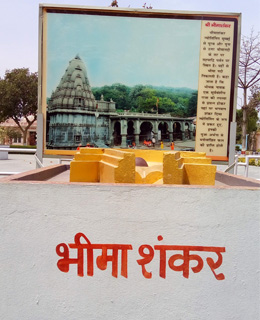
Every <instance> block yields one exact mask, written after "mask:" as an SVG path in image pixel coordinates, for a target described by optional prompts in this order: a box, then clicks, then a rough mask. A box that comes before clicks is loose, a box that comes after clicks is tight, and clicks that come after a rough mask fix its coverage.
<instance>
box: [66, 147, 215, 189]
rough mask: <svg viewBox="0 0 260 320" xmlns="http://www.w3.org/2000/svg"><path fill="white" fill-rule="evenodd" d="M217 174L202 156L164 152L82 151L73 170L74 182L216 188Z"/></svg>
mask: <svg viewBox="0 0 260 320" xmlns="http://www.w3.org/2000/svg"><path fill="white" fill-rule="evenodd" d="M137 158H142V159H143V160H142V162H144V163H145V165H146V166H143V165H142V166H140V165H138V162H137V164H136V159H137ZM139 160H140V159H139ZM215 174H216V166H215V165H212V164H211V159H210V158H207V157H206V154H205V153H203V152H182V151H164V150H140V149H120V150H119V149H99V148H80V150H79V151H77V152H76V154H75V156H74V159H73V160H72V161H71V167H70V181H71V182H102V183H138V184H192V185H214V184H215Z"/></svg>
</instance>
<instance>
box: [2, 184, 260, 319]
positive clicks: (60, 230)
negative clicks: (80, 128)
mask: <svg viewBox="0 0 260 320" xmlns="http://www.w3.org/2000/svg"><path fill="white" fill-rule="evenodd" d="M0 193H1V202H0V216H1V228H0V237H1V254H0V265H1V288H2V290H1V293H0V295H1V298H0V299H1V308H0V318H1V319H19V318H21V316H22V318H23V319H57V320H58V319H62V320H63V319H113V320H115V319H120V320H121V319H189V320H193V319H194V320H195V319H200V320H203V319H205V320H206V319H207V320H208V319H213V320H214V319H215V320H219V319H259V280H260V279H259V277H260V275H259V268H260V261H259V252H260V244H259V229H260V228H259V223H260V217H259V189H258V190H257V189H254V188H238V187H228V188H227V187H220V188H217V187H194V186H193V187H178V186H170V187H169V186H160V187H159V186H157V187H151V186H137V185H109V184H107V185H102V184H76V183H74V184H62V183H48V182H34V183H33V182H30V183H26V182H8V183H1V180H0ZM80 232H81V233H83V234H85V236H86V237H88V239H89V241H90V242H91V243H92V244H103V245H106V244H129V245H131V246H132V250H128V261H127V263H126V261H125V260H124V266H127V267H128V270H127V277H126V273H125V270H124V272H123V274H124V276H122V275H121V259H120V258H119V259H118V277H117V278H116V277H113V276H112V274H111V273H112V263H111V261H108V263H107V269H106V270H101V269H102V268H103V269H104V265H103V264H100V263H101V260H100V258H99V259H98V260H96V258H97V256H100V255H101V249H95V250H94V260H93V270H92V271H93V275H92V276H90V275H87V259H86V256H85V259H84V276H83V277H81V276H78V272H81V271H80V270H78V269H77V265H76V264H75V263H74V264H72V265H70V268H69V271H68V272H62V271H61V270H60V269H59V268H58V266H57V262H58V260H59V259H62V257H61V256H58V255H57V253H56V248H57V246H58V245H59V244H61V243H64V244H66V245H68V244H69V243H72V244H73V243H74V236H75V235H76V234H77V233H80ZM158 236H159V237H158ZM160 236H161V237H160ZM162 238H163V239H162ZM81 242H82V243H86V241H85V240H84V239H81ZM143 244H146V245H150V246H151V247H152V248H153V251H154V257H153V259H151V255H150V256H149V255H148V253H149V252H148V249H145V251H144V252H143V256H144V257H146V258H148V260H149V261H150V260H151V261H150V262H149V261H146V262H149V263H147V264H144V268H145V269H143V272H142V266H141V265H140V264H139V263H138V262H137V260H140V261H143V260H142V259H143V257H142V256H140V254H139V253H140V252H139V251H138V250H139V248H140V246H141V245H143ZM155 245H178V246H192V247H194V246H200V249H202V247H203V248H204V250H205V251H200V249H199V248H197V250H199V251H190V254H193V255H198V256H200V257H201V258H202V259H203V267H202V268H201V270H198V269H196V268H195V269H194V270H195V271H198V272H196V273H194V272H193V271H192V269H191V267H195V266H196V265H197V261H190V267H189V268H188V269H187V268H186V269H185V270H186V271H185V272H186V277H185V276H184V274H185V272H184V271H183V270H182V271H176V270H173V269H172V268H170V265H169V264H168V262H169V261H172V260H170V257H171V256H173V255H176V254H177V253H178V254H181V255H183V254H184V251H183V250H184V249H183V248H184V247H181V248H182V250H179V251H176V249H175V250H166V259H165V261H166V264H165V266H164V267H163V265H162V264H160V261H162V262H163V261H164V257H163V250H162V251H161V252H162V256H161V259H160V254H159V252H160V251H159V250H155V248H154V246H155ZM185 248H187V247H185ZM209 248H211V249H212V250H213V252H210V251H209ZM217 248H222V250H223V248H224V249H225V252H222V253H221V256H222V257H223V262H222V264H221V265H220V266H219V268H216V269H214V268H213V269H212V268H210V266H209V264H208V262H207V260H206V259H207V257H211V258H212V259H213V260H214V262H216V261H217V254H216V252H215V253H214V250H220V249H217ZM190 249H192V248H191V247H190ZM84 251H85V252H86V249H85V250H84ZM76 252H77V250H76V249H72V248H70V249H69V254H70V258H74V259H75V258H76V257H77V255H76ZM120 252H121V250H119V257H120V254H121V253H120ZM150 253H151V252H150ZM85 254H86V253H85ZM108 254H109V255H111V254H112V250H108ZM74 262H75V261H74ZM98 263H99V267H100V268H101V269H100V268H98V266H97V264H98ZM182 263H183V261H182V260H179V261H178V264H180V265H181V264H182ZM89 265H90V264H89ZM65 267H66V265H65ZM215 267H216V266H215ZM60 268H61V265H60ZM61 269H62V268H61ZM90 269H91V268H90ZM181 269H182V268H181ZM145 270H146V271H145ZM187 270H188V272H189V274H188V277H187ZM90 271H91V270H90ZM114 271H115V270H114ZM163 271H165V278H164V277H162V275H163ZM213 271H214V272H215V274H216V276H215V275H214V273H213ZM150 272H152V273H151V274H150ZM160 274H161V276H160ZM222 274H223V275H224V277H225V279H223V277H222V276H221V275H222ZM145 275H146V276H148V278H147V277H145ZM149 275H151V278H150V279H149ZM217 277H219V280H218V279H217ZM221 277H222V280H221Z"/></svg>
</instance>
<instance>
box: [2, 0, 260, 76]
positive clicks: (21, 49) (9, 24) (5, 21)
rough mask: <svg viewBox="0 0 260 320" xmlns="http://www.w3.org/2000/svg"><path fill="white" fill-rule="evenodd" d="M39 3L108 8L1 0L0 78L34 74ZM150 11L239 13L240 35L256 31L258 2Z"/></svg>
mask: <svg viewBox="0 0 260 320" xmlns="http://www.w3.org/2000/svg"><path fill="white" fill-rule="evenodd" d="M39 3H46V4H48V3H49V4H51V3H55V4H70V5H86V6H104V7H107V6H109V5H110V3H111V0H84V1H82V0H69V1H68V0H56V1H55V0H54V1H48V0H45V1H38V0H8V1H5V0H1V2H0V39H1V41H0V59H1V60H0V61H1V63H0V77H3V76H4V74H5V71H6V70H11V69H14V68H23V67H27V68H29V69H30V71H31V72H36V71H38V34H39V32H38V20H39V19H38V16H39ZM118 3H119V6H120V7H128V6H130V7H131V8H141V7H142V5H143V4H144V1H139V0H118ZM150 4H151V5H152V6H153V8H154V9H163V10H174V11H200V12H216V13H221V12H234V13H242V34H243V35H245V36H248V35H250V32H251V29H252V28H254V30H255V32H259V31H260V1H259V0H248V1H244V0H229V1H227V0H218V1H210V0H185V1H183V0H181V1H179V0H151V1H149V2H147V5H150Z"/></svg>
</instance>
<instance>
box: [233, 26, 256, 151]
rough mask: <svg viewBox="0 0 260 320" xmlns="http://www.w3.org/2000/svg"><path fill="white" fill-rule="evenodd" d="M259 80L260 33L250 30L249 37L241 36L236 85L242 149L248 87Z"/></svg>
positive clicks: (244, 135) (244, 144)
mask: <svg viewBox="0 0 260 320" xmlns="http://www.w3.org/2000/svg"><path fill="white" fill-rule="evenodd" d="M259 81H260V34H259V33H258V34H257V35H254V31H253V30H252V31H251V34H250V36H249V37H246V36H243V37H242V43H241V50H240V60H239V77H238V87H239V88H241V89H242V90H243V106H242V113H243V119H242V150H243V151H244V150H245V149H246V133H247V131H246V128H247V115H248V109H249V108H250V107H251V106H250V104H248V89H250V88H254V87H255V86H256V85H257V84H258V82H259Z"/></svg>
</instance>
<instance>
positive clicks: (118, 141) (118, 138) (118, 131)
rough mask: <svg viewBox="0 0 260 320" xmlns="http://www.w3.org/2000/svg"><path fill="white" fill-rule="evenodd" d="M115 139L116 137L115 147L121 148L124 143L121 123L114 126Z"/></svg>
mask: <svg viewBox="0 0 260 320" xmlns="http://www.w3.org/2000/svg"><path fill="white" fill-rule="evenodd" d="M113 137H114V145H115V146H120V145H121V142H122V137H121V125H120V122H119V121H117V122H116V123H115V125H114V132H113Z"/></svg>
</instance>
